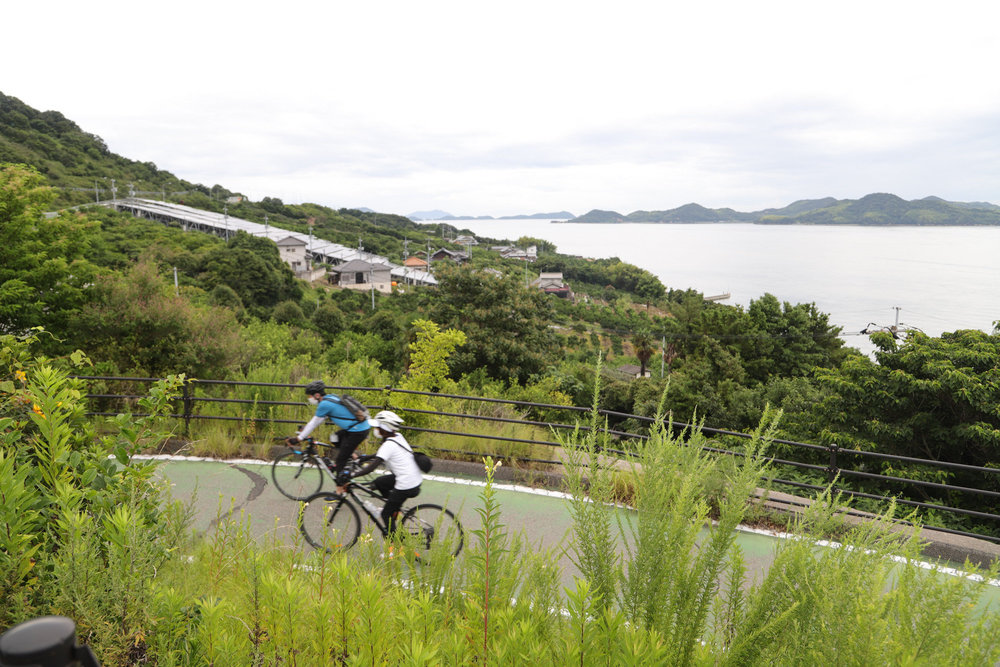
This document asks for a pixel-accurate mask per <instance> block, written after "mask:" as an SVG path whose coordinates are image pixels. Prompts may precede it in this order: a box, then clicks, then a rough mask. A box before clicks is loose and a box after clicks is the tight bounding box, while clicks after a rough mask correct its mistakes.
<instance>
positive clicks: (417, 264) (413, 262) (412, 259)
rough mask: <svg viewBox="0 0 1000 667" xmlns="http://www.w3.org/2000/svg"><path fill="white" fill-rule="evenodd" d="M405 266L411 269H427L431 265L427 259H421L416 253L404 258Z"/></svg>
mask: <svg viewBox="0 0 1000 667" xmlns="http://www.w3.org/2000/svg"><path fill="white" fill-rule="evenodd" d="M403 266H405V267H407V268H409V269H423V270H425V271H426V270H427V267H428V266H429V265H428V264H427V260H425V259H420V258H419V257H417V256H416V255H411V256H409V257H407V258H406V259H405V260H403Z"/></svg>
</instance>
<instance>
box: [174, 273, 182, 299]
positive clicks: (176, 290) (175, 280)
mask: <svg viewBox="0 0 1000 667" xmlns="http://www.w3.org/2000/svg"><path fill="white" fill-rule="evenodd" d="M174 294H175V295H176V296H180V295H181V288H180V287H178V286H177V267H176V266H175V267H174Z"/></svg>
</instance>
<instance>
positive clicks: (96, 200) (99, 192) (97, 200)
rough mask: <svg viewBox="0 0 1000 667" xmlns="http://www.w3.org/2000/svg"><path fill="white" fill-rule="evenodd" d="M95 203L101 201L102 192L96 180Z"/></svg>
mask: <svg viewBox="0 0 1000 667" xmlns="http://www.w3.org/2000/svg"><path fill="white" fill-rule="evenodd" d="M94 201H95V202H99V201H101V191H100V190H98V189H97V180H94Z"/></svg>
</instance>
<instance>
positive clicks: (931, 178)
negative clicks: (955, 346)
mask: <svg viewBox="0 0 1000 667" xmlns="http://www.w3.org/2000/svg"><path fill="white" fill-rule="evenodd" d="M56 5H57V6H56V7H53V6H52V5H51V3H50V4H43V5H39V4H38V3H35V4H31V3H18V4H16V5H14V6H12V7H10V8H6V9H5V20H6V22H7V23H8V25H18V26H24V27H25V29H21V30H13V31H9V32H8V34H6V35H5V51H6V52H7V53H8V54H18V57H17V58H16V60H15V59H9V63H14V62H16V63H17V67H16V68H15V67H11V66H10V65H8V68H7V69H6V71H4V72H3V75H2V77H0V90H2V91H3V92H4V93H6V94H8V95H14V96H15V97H19V98H20V99H22V101H24V102H25V103H27V104H29V105H31V106H34V107H36V108H39V109H43V110H45V109H55V110H59V111H61V112H63V113H64V114H65V115H66V116H67V117H69V118H71V119H72V120H75V121H76V122H77V123H78V124H80V125H81V127H83V129H85V130H86V131H89V132H93V133H96V134H99V135H100V136H102V137H103V138H104V139H105V140H106V141H107V142H108V144H109V147H110V148H111V149H112V150H114V151H115V152H118V153H120V154H122V155H125V156H127V157H130V158H133V159H138V160H142V161H152V162H155V163H156V164H157V165H158V166H160V167H162V168H165V169H169V170H171V171H173V172H175V173H177V174H178V175H179V176H181V177H182V178H186V179H189V180H195V181H200V182H204V183H206V184H214V183H220V184H222V185H225V186H227V187H230V188H232V189H235V190H241V191H244V192H246V193H247V194H249V195H250V196H251V197H261V196H264V195H270V196H279V197H282V198H283V199H285V200H286V201H302V200H310V201H316V202H319V203H326V204H331V205H337V206H339V205H352V206H356V205H366V206H371V207H373V208H377V209H383V210H392V211H395V212H402V213H406V212H409V211H411V210H416V209H428V208H444V209H454V211H455V212H461V213H474V214H494V215H503V214H510V213H519V212H533V211H536V210H552V209H563V208H566V209H570V210H572V211H573V212H575V213H582V212H585V211H586V210H589V209H591V208H613V209H617V210H621V211H623V212H628V211H631V210H635V209H640V208H646V209H650V208H659V209H663V208H671V207H673V206H677V205H680V204H683V203H686V202H689V201H698V202H699V203H702V204H705V205H708V206H733V207H736V208H744V209H752V208H764V207H767V206H781V205H784V204H786V203H788V202H790V201H792V200H795V199H801V198H811V197H821V196H826V195H832V196H837V197H848V196H851V197H856V196H861V195H864V194H866V193H868V192H872V191H892V192H896V193H897V194H900V195H901V196H904V197H907V198H913V197H922V196H926V195H929V194H938V195H940V196H944V197H947V198H953V199H976V200H992V201H1000V191H998V188H1000V186H998V185H997V184H998V183H1000V179H998V178H997V176H998V173H997V171H998V167H997V165H998V164H1000V162H998V161H997V160H996V159H995V158H996V157H997V152H998V148H1000V147H998V146H997V142H996V140H995V139H994V137H996V136H997V132H996V129H997V118H998V114H1000V87H998V86H996V85H995V77H994V75H993V72H992V66H993V63H995V62H996V61H997V55H998V53H997V51H998V48H1000V47H998V42H997V41H996V40H995V38H994V34H993V32H994V28H993V26H995V25H996V18H997V16H998V15H1000V7H997V6H995V5H994V3H989V2H981V1H972V0H958V1H957V2H952V3H949V4H948V5H947V6H946V7H945V6H944V5H940V4H939V3H926V2H900V1H898V0H887V1H883V2H878V3H871V2H860V1H859V0H844V1H842V2H839V3H822V4H820V3H804V2H801V1H794V2H793V1H791V0H788V1H786V0H764V1H763V2H758V3H746V2H737V1H736V0H724V1H720V2H712V3H690V2H688V3H680V2H675V1H668V2H660V3H650V2H640V1H638V0H624V1H623V2H619V3H615V4H608V3H606V2H602V3H595V2H586V1H583V2H581V1H578V2H565V1H563V0H549V1H544V2H537V1H534V0H533V1H532V2H527V1H526V0H511V1H510V2H507V3H503V4H497V5H482V4H476V3H468V2H457V1H451V0H449V1H441V0H430V1H429V2H425V3H412V2H401V1H390V2H382V3H349V4H347V3H327V4H325V5H317V4H316V3H311V2H304V1H303V0H289V1H286V2H284V3H281V4H280V5H275V4H273V3H261V2H248V3H239V4H237V3H229V2H221V3H219V2H215V3H203V2H191V0H179V1H178V2H175V3H172V4H171V5H170V6H153V5H142V4H139V5H136V4H135V3H130V2H123V1H115V2H107V1H105V2H97V3H96V6H95V5H94V4H93V3H92V4H89V5H80V4H79V3H56ZM32 26H33V27H35V28H37V29H35V28H32V29H27V28H29V27H32ZM40 35H41V37H40Z"/></svg>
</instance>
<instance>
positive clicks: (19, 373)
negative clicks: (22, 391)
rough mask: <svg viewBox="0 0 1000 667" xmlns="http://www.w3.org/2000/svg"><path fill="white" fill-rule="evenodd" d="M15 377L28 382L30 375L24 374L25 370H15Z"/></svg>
mask: <svg viewBox="0 0 1000 667" xmlns="http://www.w3.org/2000/svg"><path fill="white" fill-rule="evenodd" d="M14 377H16V378H17V379H18V380H20V381H21V382H26V381H27V380H28V376H27V375H25V374H24V371H14Z"/></svg>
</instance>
